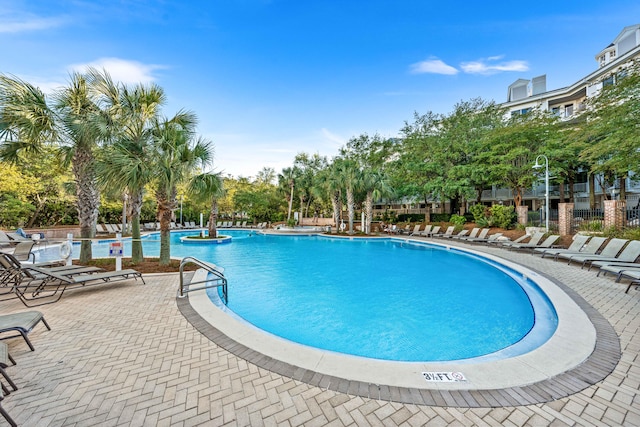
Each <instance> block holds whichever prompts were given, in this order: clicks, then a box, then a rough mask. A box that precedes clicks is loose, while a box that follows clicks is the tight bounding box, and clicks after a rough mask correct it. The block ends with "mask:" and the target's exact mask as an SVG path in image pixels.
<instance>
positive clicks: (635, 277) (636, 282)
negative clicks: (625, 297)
mask: <svg viewBox="0 0 640 427" xmlns="http://www.w3.org/2000/svg"><path fill="white" fill-rule="evenodd" d="M620 277H625V278H627V279H631V282H629V285H628V286H627V290H625V291H624V293H625V294H626V293H628V292H629V289H631V287H632V286H636V287H640V269H633V270H624V271H622V272H621V273H620ZM618 281H619V280H618Z"/></svg>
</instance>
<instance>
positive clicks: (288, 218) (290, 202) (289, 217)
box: [287, 184, 293, 221]
mask: <svg viewBox="0 0 640 427" xmlns="http://www.w3.org/2000/svg"><path fill="white" fill-rule="evenodd" d="M292 207H293V184H291V192H290V193H289V213H288V214H287V221H289V220H290V219H291V208H292Z"/></svg>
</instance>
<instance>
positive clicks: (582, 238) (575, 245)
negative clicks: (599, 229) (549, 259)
mask: <svg viewBox="0 0 640 427" xmlns="http://www.w3.org/2000/svg"><path fill="white" fill-rule="evenodd" d="M590 237H591V236H587V235H584V234H576V235H575V236H573V242H571V244H570V245H569V247H568V248H564V249H563V248H553V249H549V248H536V249H534V252H540V253H541V254H542V258H544V256H545V255H556V254H559V253H562V252H580V249H582V247H583V246H584V245H585V243H587V240H589V238H590Z"/></svg>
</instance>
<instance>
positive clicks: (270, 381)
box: [0, 240, 640, 426]
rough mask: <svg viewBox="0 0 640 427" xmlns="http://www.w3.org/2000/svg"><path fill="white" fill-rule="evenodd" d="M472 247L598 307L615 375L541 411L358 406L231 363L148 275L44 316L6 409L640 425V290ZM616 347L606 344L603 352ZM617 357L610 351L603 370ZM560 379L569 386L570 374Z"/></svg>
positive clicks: (64, 415) (33, 422)
mask: <svg viewBox="0 0 640 427" xmlns="http://www.w3.org/2000/svg"><path fill="white" fill-rule="evenodd" d="M436 241H438V240H436ZM445 243H447V244H458V243H455V242H450V241H446V242H445ZM465 247H473V248H474V249H479V250H481V251H485V252H487V253H491V254H494V255H497V256H500V257H502V258H505V259H508V260H511V261H514V262H517V263H520V264H522V265H525V266H527V267H529V268H531V269H533V270H536V271H539V272H542V273H544V274H546V275H549V276H551V277H554V278H555V279H556V280H558V281H560V282H562V283H563V284H564V285H566V286H567V287H568V288H569V289H570V292H575V293H576V294H577V295H579V297H581V299H583V300H584V301H585V302H586V303H587V304H588V305H589V306H592V307H593V308H595V310H597V313H594V315H595V316H596V317H597V316H598V313H599V315H601V316H602V319H603V320H606V321H607V322H605V323H608V325H610V326H611V327H613V330H614V331H615V334H617V336H618V337H619V345H620V350H621V358H620V360H619V362H618V363H617V365H615V368H614V369H613V372H612V373H611V374H609V375H607V376H606V377H605V378H604V379H603V380H601V381H599V382H597V383H596V384H594V385H590V386H587V387H586V388H584V389H582V390H581V391H578V392H576V393H574V394H571V395H569V396H567V397H562V398H559V399H556V400H552V401H549V402H546V403H538V404H526V403H527V402H526V401H525V400H524V399H521V398H519V396H518V395H517V394H515V395H511V396H510V398H505V397H501V395H500V394H499V393H496V394H495V396H496V397H495V402H493V405H492V406H495V407H481V408H477V407H476V408H473V407H472V408H468V407H452V406H456V405H459V402H450V403H448V402H446V401H444V402H440V406H428V405H420V404H406V403H397V402H391V401H388V400H385V399H383V398H380V399H372V398H366V397H361V396H357V395H354V394H349V390H346V393H343V392H340V391H336V390H333V389H331V388H328V387H322V386H316V385H310V384H308V383H306V382H302V381H299V380H296V379H292V378H290V377H289V376H285V375H281V374H277V373H274V372H272V371H271V370H268V369H265V368H263V367H259V366H258V365H256V364H253V363H250V362H247V361H246V360H245V358H243V357H238V356H235V355H234V354H232V353H230V352H229V351H227V350H225V349H224V348H222V347H220V346H218V345H217V344H215V343H214V342H212V341H211V340H209V339H208V338H207V337H205V336H204V335H202V334H201V333H200V332H199V331H198V330H197V329H196V328H195V327H194V326H193V325H192V324H191V323H190V322H189V321H187V319H185V317H184V316H183V315H182V313H181V311H180V310H179V308H178V306H177V303H176V298H175V296H176V290H177V286H178V276H177V275H176V274H166V275H145V280H146V281H147V285H146V286H145V285H142V284H139V282H138V283H136V282H134V281H131V282H120V283H114V284H106V285H102V286H98V287H94V288H90V289H86V290H77V291H73V292H69V293H68V294H65V295H64V297H63V298H62V300H61V301H60V302H58V303H56V304H52V305H46V306H42V307H39V308H38V310H40V311H42V312H43V313H44V315H45V318H46V319H47V321H48V322H49V324H50V325H51V327H52V330H51V331H47V330H46V329H45V328H44V327H43V326H41V325H38V326H36V328H35V330H34V331H33V332H32V333H31V334H30V335H29V337H30V338H31V341H32V342H33V344H34V346H35V348H36V350H35V351H34V352H31V351H29V348H28V347H27V346H26V344H25V343H24V341H23V340H22V339H20V338H15V339H11V340H8V341H6V342H7V343H8V344H9V350H10V353H11V354H12V356H13V357H14V358H15V359H16V361H17V362H18V366H15V367H13V366H10V367H9V368H7V372H8V373H9V375H11V377H12V379H13V380H14V381H15V382H16V384H17V385H18V387H19V389H18V390H17V391H14V392H12V393H11V395H9V396H7V397H6V398H5V400H4V401H3V407H4V408H5V409H6V410H7V411H8V412H9V413H10V414H11V415H12V416H13V417H14V419H15V420H16V421H17V422H18V424H19V425H25V426H37V425H42V426H45V425H47V426H49V425H51V426H63V425H64V426H67V425H68V426H82V425H91V426H94V425H110V426H120V425H122V426H142V425H180V426H182V425H184V426H192V425H216V426H217V425H240V426H247V425H252V426H258V425H286V426H297V425H305V426H314V425H317V426H324V425H335V426H341V425H358V426H360V425H406V426H420V425H434V426H440V425H463V426H471V425H489V426H494V425H505V426H541V425H555V426H561V425H580V426H583V425H598V426H599V425H610V426H617V425H628V426H637V425H640V391H639V389H640V291H639V290H636V289H634V288H632V289H631V290H630V291H629V293H628V294H625V293H624V290H625V288H626V286H623V285H621V284H617V283H614V280H613V278H612V277H613V276H607V277H604V278H603V277H596V272H594V271H587V270H581V269H580V267H579V266H576V265H571V266H567V265H566V264H565V263H563V262H554V261H552V260H548V259H541V258H540V257H539V256H532V255H531V254H529V253H521V252H511V251H506V250H504V249H498V248H488V247H486V246H479V245H478V246H471V245H466V246H465ZM181 304H182V303H181ZM24 310H26V309H25V307H24V306H23V305H22V304H21V303H19V302H18V301H15V300H12V301H4V302H0V311H1V312H2V313H8V312H15V311H24ZM608 325H605V329H606V327H607V326H608ZM616 341H618V340H616V337H611V336H609V337H608V344H607V345H612V343H615V342H616ZM230 345H231V346H233V344H230ZM230 350H232V351H234V352H235V353H238V351H237V350H238V349H233V348H230ZM612 352H613V350H612V349H608V351H605V355H604V356H603V357H604V359H603V360H602V362H603V363H607V360H606V358H607V356H606V354H607V353H612ZM240 353H242V352H241V351H240ZM597 362H598V361H594V363H597ZM609 362H610V361H609ZM594 366H595V365H594ZM292 376H293V377H294V378H295V376H296V375H295V373H294V374H293V375H292ZM563 381H567V382H571V378H570V376H568V378H565V379H564V380H563ZM557 387H560V388H562V387H563V385H562V382H558V384H557Z"/></svg>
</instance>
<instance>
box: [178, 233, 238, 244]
mask: <svg viewBox="0 0 640 427" xmlns="http://www.w3.org/2000/svg"><path fill="white" fill-rule="evenodd" d="M180 243H188V244H192V243H195V244H200V245H218V244H222V243H231V236H223V235H218V237H217V238H216V239H210V238H208V237H200V236H184V237H181V238H180Z"/></svg>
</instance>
